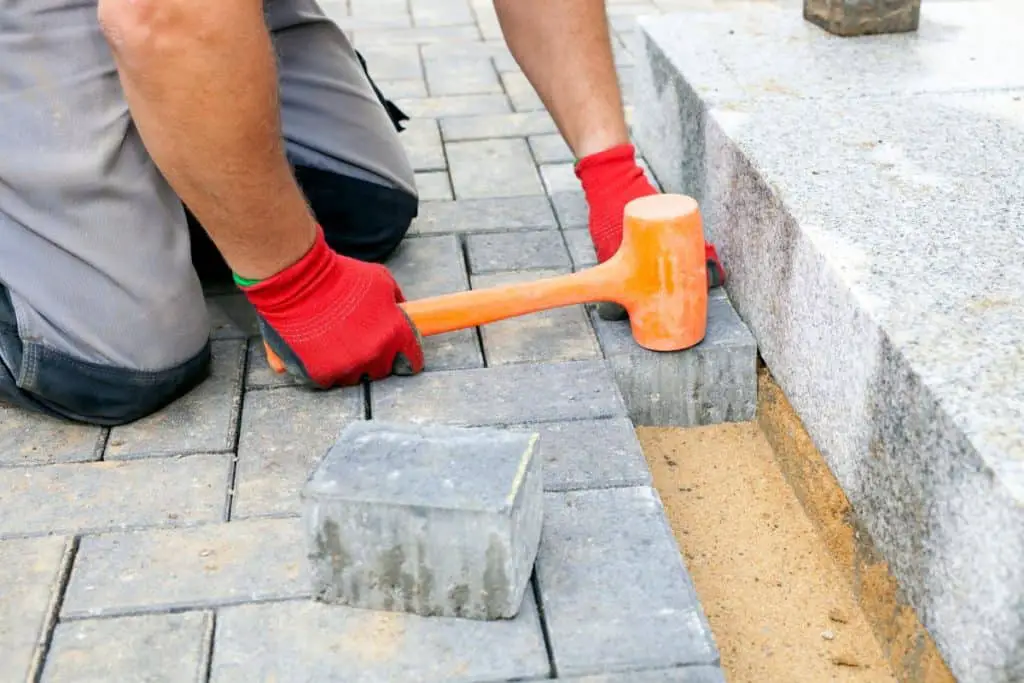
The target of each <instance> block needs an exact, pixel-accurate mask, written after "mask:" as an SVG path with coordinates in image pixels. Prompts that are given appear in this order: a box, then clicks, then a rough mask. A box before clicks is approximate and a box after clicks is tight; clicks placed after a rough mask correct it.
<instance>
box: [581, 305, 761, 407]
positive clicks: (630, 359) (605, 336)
mask: <svg viewBox="0 0 1024 683" xmlns="http://www.w3.org/2000/svg"><path fill="white" fill-rule="evenodd" d="M591 319H592V320H593V323H594V329H596V330H597V336H598V339H599V340H600V342H601V347H602V349H603V350H604V355H605V358H607V359H608V361H609V363H610V364H611V366H612V368H613V370H614V372H615V378H616V381H617V382H618V383H619V390H620V391H621V392H622V397H623V398H624V399H625V401H626V405H627V406H628V407H629V416H630V418H631V419H632V420H633V423H634V424H637V425H645V426H659V427H669V426H672V427H696V426H700V425H710V424H719V423H722V422H745V421H747V420H752V419H754V415H755V413H756V409H757V344H756V343H755V342H754V337H753V336H752V335H751V334H750V330H749V329H747V326H746V325H744V324H743V321H742V320H741V319H740V317H739V316H738V315H737V314H736V310H735V309H734V308H733V307H732V304H731V303H730V302H729V299H728V297H727V296H726V294H725V291H724V290H722V289H721V288H717V289H714V290H711V291H710V292H709V293H708V318H707V333H706V335H705V337H704V341H702V342H701V343H699V344H697V345H696V346H694V347H692V348H689V349H684V350H682V351H674V352H670V353H664V352H657V351H648V350H647V349H645V348H643V347H641V346H640V345H639V344H637V343H636V341H635V340H634V339H633V334H632V332H631V330H630V325H629V322H628V321H607V320H601V318H600V317H599V316H598V315H597V313H596V310H594V309H591Z"/></svg>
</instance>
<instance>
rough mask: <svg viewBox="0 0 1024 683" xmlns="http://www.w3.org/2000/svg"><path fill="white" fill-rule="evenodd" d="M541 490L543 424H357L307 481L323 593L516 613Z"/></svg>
mask: <svg viewBox="0 0 1024 683" xmlns="http://www.w3.org/2000/svg"><path fill="white" fill-rule="evenodd" d="M543 490H544V486H543V463H542V460H541V456H540V446H539V443H538V435H537V434H531V433H527V432H517V431H510V430H503V429H497V428H473V429H467V428H459V427H443V426H433V425H412V424H408V423H395V422H385V421H380V420H373V421H370V422H361V423H358V422H357V423H354V424H352V425H350V426H349V427H347V428H346V429H345V430H343V431H342V433H341V434H340V435H339V437H338V440H337V442H336V443H335V444H334V445H333V446H332V447H331V448H330V450H329V451H328V452H327V454H326V455H325V456H324V458H323V460H321V461H320V463H318V465H317V467H316V469H315V470H314V471H313V474H312V475H311V476H310V478H309V481H308V482H307V483H306V486H305V487H304V489H303V492H302V493H303V500H304V501H305V504H304V507H303V523H304V528H305V534H306V548H307V556H308V557H309V561H310V569H311V572H312V581H313V590H312V592H313V595H314V597H315V598H316V599H317V600H320V601H321V602H326V603H331V604H342V605H348V606H351V607H362V608H365V609H375V610H382V609H383V610H393V611H404V612H409V613H412V614H419V615H421V616H443V617H462V618H467V619H509V618H512V617H515V616H516V615H517V614H518V613H519V610H520V607H521V605H522V601H523V595H524V593H525V592H526V590H527V585H528V582H529V580H530V574H531V573H532V572H533V563H534V560H535V559H536V557H537V546H538V544H539V543H540V531H541V523H542V520H543V517H544V514H543V513H544V501H543V498H542V494H543Z"/></svg>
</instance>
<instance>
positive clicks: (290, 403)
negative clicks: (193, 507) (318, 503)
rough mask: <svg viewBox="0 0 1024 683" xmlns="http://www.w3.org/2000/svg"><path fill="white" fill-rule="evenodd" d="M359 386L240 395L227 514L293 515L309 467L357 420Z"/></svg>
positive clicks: (362, 409) (233, 516)
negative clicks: (231, 496) (232, 484)
mask: <svg viewBox="0 0 1024 683" xmlns="http://www.w3.org/2000/svg"><path fill="white" fill-rule="evenodd" d="M365 416H366V408H365V402H364V396H363V389H362V387H358V386H357V387H345V388H343V389H334V390H332V391H329V392H314V391H309V390H308V389H305V388H298V387H294V388H290V387H286V388H282V389H268V390H265V391H250V392H248V393H247V394H246V395H245V406H244V407H243V409H242V425H241V429H240V431H239V439H238V463H237V465H236V466H235V490H234V500H233V502H232V506H231V519H242V518H245V517H254V516H259V515H269V514H298V513H299V509H300V505H299V491H301V490H302V485H303V483H304V482H305V481H306V478H307V477H308V476H309V471H310V469H311V468H312V467H313V465H314V464H315V463H316V461H317V460H318V459H319V458H320V456H321V455H322V454H323V453H324V452H325V451H326V450H327V448H328V447H329V446H330V445H331V444H332V443H333V442H334V440H335V439H336V438H337V437H338V434H339V433H340V432H341V430H342V429H344V428H345V426H346V425H348V424H349V423H350V422H353V421H356V420H362V419H364V418H365Z"/></svg>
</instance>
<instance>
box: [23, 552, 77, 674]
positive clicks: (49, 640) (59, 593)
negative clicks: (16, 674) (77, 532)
mask: <svg viewBox="0 0 1024 683" xmlns="http://www.w3.org/2000/svg"><path fill="white" fill-rule="evenodd" d="M78 541H79V537H78V536H73V537H72V538H71V542H70V543H69V544H68V547H67V550H66V551H65V553H64V557H63V558H61V563H60V574H59V576H58V578H57V590H56V591H54V595H53V597H52V600H51V602H50V604H49V605H48V606H47V610H46V621H45V622H44V623H43V632H42V633H41V634H40V636H41V637H40V639H39V642H38V644H37V646H36V654H35V656H34V657H33V658H32V669H31V671H30V672H29V680H31V681H32V683H40V681H42V679H43V669H44V668H45V667H46V657H47V655H49V653H50V646H51V645H52V644H53V631H54V629H56V628H57V622H58V621H60V611H61V608H62V606H63V605H64V594H65V591H66V590H67V587H68V582H69V581H70V579H71V568H72V566H73V565H74V563H75V556H76V555H77V554H78Z"/></svg>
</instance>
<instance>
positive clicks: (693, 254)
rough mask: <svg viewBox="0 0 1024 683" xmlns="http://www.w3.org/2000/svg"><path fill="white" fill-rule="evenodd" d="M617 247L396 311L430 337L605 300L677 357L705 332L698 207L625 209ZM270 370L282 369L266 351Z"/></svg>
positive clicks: (653, 202) (686, 200)
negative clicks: (558, 270)
mask: <svg viewBox="0 0 1024 683" xmlns="http://www.w3.org/2000/svg"><path fill="white" fill-rule="evenodd" d="M623 218H624V222H623V233H622V245H621V246H620V247H619V250H618V251H617V252H616V253H615V256H613V257H612V258H610V259H608V260H607V261H605V262H604V263H602V264H600V265H597V266H594V267H592V268H588V269H586V270H583V271H580V272H577V273H571V274H568V275H559V276H556V277H549V278H542V279H540V280H534V281H533V282H522V283H515V284H509V285H502V286H499V287H490V288H487V289H474V290H470V291H466V292H454V293H451V294H442V295H440V296H435V297H429V298H426V299H417V300H414V301H407V302H405V303H403V304H401V306H402V307H403V308H404V310H405V312H406V313H407V314H408V315H409V318H410V319H411V320H412V322H413V324H414V325H415V326H416V329H417V330H418V331H419V333H420V334H421V335H422V336H424V337H428V336H431V335H435V334H443V333H445V332H454V331H456V330H461V329H465V328H469V327H476V326H478V325H486V324H488V323H492V322H496V321H499V320H504V319H507V318H514V317H517V316H521V315H526V314H529V313H536V312H538V311H544V310H549V309H552V308H560V307H562V306H571V305H575V304H584V303H594V302H602V301H611V302H615V303H618V304H619V305H621V306H622V307H624V308H625V309H626V311H627V312H628V313H629V323H630V326H631V329H632V333H633V339H634V340H636V343H637V344H639V345H640V346H642V347H644V348H646V349H649V350H651V351H680V350H682V349H687V348H690V347H692V346H695V345H696V344H698V343H700V342H701V341H702V340H703V339H704V335H705V333H706V331H707V314H708V285H707V265H706V262H705V257H704V230H703V222H702V220H701V216H700V210H699V208H698V206H697V202H696V201H695V200H694V199H693V198H692V197H687V196H685V195H679V194H656V195H651V196H648V197H641V198H639V199H634V200H633V201H631V202H630V203H629V204H627V205H626V209H625V213H624V216H623ZM266 352H267V360H268V361H269V362H270V365H271V367H272V368H273V369H274V370H275V371H276V372H279V373H280V372H284V364H283V363H282V362H281V361H280V360H279V359H278V358H277V357H276V356H275V355H274V353H273V352H272V351H271V350H270V349H269V348H267V349H266Z"/></svg>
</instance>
